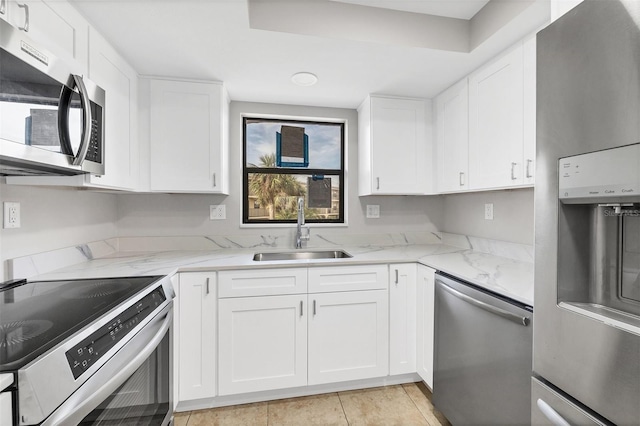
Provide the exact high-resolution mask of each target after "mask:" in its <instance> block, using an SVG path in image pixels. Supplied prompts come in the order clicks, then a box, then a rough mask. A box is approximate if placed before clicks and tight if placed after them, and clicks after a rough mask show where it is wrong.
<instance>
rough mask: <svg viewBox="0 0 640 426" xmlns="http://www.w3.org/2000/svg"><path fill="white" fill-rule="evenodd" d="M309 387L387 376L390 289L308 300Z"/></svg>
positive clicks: (340, 294)
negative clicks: (388, 290)
mask: <svg viewBox="0 0 640 426" xmlns="http://www.w3.org/2000/svg"><path fill="white" fill-rule="evenodd" d="M309 305H310V306H309V307H310V310H311V312H310V316H309V384H310V385H317V384H322V383H333V382H342V381H346V380H358V379H367V378H372V377H381V376H386V375H387V374H388V373H389V317H388V312H389V306H388V292H387V291H386V290H374V291H353V292H344V293H322V294H310V295H309Z"/></svg>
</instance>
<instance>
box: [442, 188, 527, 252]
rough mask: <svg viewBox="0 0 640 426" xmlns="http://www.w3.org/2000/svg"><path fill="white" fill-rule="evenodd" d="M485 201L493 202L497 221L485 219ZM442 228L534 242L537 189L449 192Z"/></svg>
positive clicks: (445, 230)
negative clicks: (534, 205) (534, 193)
mask: <svg viewBox="0 0 640 426" xmlns="http://www.w3.org/2000/svg"><path fill="white" fill-rule="evenodd" d="M485 203H493V215H494V219H493V220H486V219H485V218H484V205H485ZM441 230H442V231H444V232H451V233H454V234H465V235H473V236H476V237H483V238H490V239H493V240H503V241H510V242H514V243H521V244H533V189H532V188H527V189H512V190H506V191H486V192H474V193H465V194H451V195H445V196H444V223H443V226H442V229H441Z"/></svg>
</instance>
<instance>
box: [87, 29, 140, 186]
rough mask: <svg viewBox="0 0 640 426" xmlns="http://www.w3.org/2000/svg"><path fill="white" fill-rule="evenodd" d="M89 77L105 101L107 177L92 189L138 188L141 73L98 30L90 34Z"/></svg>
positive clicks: (94, 180)
mask: <svg viewBox="0 0 640 426" xmlns="http://www.w3.org/2000/svg"><path fill="white" fill-rule="evenodd" d="M89 47H90V50H89V78H90V79H91V80H93V81H94V82H95V83H96V84H97V85H98V86H100V87H102V88H103V89H104V90H105V92H106V94H105V96H106V98H105V102H106V105H105V128H104V141H105V142H104V144H105V174H104V175H103V176H88V177H87V179H88V180H89V182H88V183H89V184H90V185H91V186H98V187H105V188H113V189H124V190H134V189H136V188H137V185H138V177H139V174H138V170H139V154H138V134H137V133H138V131H137V129H138V128H137V122H138V120H137V111H138V74H137V73H136V71H135V70H134V69H133V68H132V67H131V66H130V65H129V64H128V63H127V62H126V61H125V60H124V59H123V58H122V57H121V56H120V55H119V54H118V52H116V51H115V49H114V48H113V47H112V46H111V45H110V44H109V43H108V42H107V41H106V40H105V39H104V38H103V37H102V36H101V35H100V34H99V33H98V32H96V31H95V30H93V29H91V30H90V33H89Z"/></svg>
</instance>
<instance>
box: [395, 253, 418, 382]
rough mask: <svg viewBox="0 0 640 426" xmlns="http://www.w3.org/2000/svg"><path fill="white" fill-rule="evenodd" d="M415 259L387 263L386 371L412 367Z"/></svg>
mask: <svg viewBox="0 0 640 426" xmlns="http://www.w3.org/2000/svg"><path fill="white" fill-rule="evenodd" d="M416 272H417V266H416V264H415V263H402V264H397V265H389V374H391V375H393V374H406V373H414V372H415V371H416Z"/></svg>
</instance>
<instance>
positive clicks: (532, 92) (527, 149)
mask: <svg viewBox="0 0 640 426" xmlns="http://www.w3.org/2000/svg"><path fill="white" fill-rule="evenodd" d="M522 49H523V56H524V58H523V63H524V70H523V73H524V74H523V75H524V81H523V85H524V108H523V113H524V121H523V130H524V136H523V138H524V140H523V144H522V145H523V150H522V154H523V157H522V168H523V172H522V173H523V175H524V176H523V180H522V183H523V184H524V185H533V184H534V183H535V171H536V37H535V36H534V37H531V38H529V39H527V40H525V41H524V43H523V45H522Z"/></svg>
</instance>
